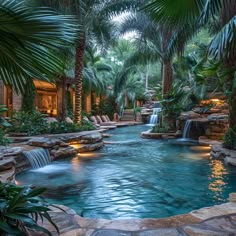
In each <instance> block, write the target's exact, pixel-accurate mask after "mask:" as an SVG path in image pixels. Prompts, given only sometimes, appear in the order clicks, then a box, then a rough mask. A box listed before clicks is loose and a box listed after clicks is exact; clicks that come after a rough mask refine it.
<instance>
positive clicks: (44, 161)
mask: <svg viewBox="0 0 236 236" xmlns="http://www.w3.org/2000/svg"><path fill="white" fill-rule="evenodd" d="M23 155H24V156H25V157H26V158H27V159H28V160H29V162H30V164H31V166H32V168H33V169H37V168H40V167H43V166H46V165H48V164H50V162H51V156H50V154H49V151H48V150H47V149H43V148H37V149H34V150H31V151H26V152H23Z"/></svg>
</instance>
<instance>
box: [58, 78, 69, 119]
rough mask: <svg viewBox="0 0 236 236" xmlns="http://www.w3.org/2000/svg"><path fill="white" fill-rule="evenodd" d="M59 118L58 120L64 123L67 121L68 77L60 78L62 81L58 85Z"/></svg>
mask: <svg viewBox="0 0 236 236" xmlns="http://www.w3.org/2000/svg"><path fill="white" fill-rule="evenodd" d="M57 90H58V91H57V111H58V114H57V117H58V120H60V121H64V120H65V119H66V108H67V106H66V104H67V98H66V77H65V76H62V77H61V78H60V81H58V84H57Z"/></svg>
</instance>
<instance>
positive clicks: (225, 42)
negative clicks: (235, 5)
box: [208, 16, 236, 59]
mask: <svg viewBox="0 0 236 236" xmlns="http://www.w3.org/2000/svg"><path fill="white" fill-rule="evenodd" d="M235 50H236V16H234V17H233V18H232V19H231V20H230V21H229V22H228V23H227V24H226V25H225V26H224V27H223V28H222V29H221V31H220V32H219V33H218V34H217V35H216V36H215V37H214V38H213V40H212V41H211V43H210V45H209V49H208V54H209V55H210V56H211V57H213V58H218V59H219V58H230V57H232V55H235Z"/></svg>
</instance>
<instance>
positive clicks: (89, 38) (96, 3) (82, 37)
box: [42, 0, 140, 123]
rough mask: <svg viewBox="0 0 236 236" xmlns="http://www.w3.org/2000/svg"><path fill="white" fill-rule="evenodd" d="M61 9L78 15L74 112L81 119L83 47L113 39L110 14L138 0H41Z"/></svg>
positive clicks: (84, 48) (79, 120)
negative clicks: (78, 28)
mask: <svg viewBox="0 0 236 236" xmlns="http://www.w3.org/2000/svg"><path fill="white" fill-rule="evenodd" d="M42 2H43V4H46V5H50V6H52V7H53V8H55V9H58V10H59V11H61V12H64V13H65V12H66V13H68V12H70V13H71V14H73V15H75V16H77V19H78V21H79V24H80V30H81V33H80V34H79V35H78V37H79V38H78V40H77V43H76V47H75V70H74V71H75V77H74V79H75V81H74V82H75V113H74V120H75V122H77V123H81V120H82V119H81V117H82V88H83V68H84V56H85V50H86V47H87V46H88V45H90V46H91V45H96V46H97V47H99V48H100V50H103V49H105V48H107V45H108V43H109V41H111V39H112V34H111V33H110V32H111V30H114V29H115V25H114V24H113V22H112V21H111V17H112V16H114V15H117V14H119V13H123V12H124V11H127V10H128V9H134V8H137V6H138V5H139V2H140V1H137V0H132V1H127V0H121V1H114V0H91V1H87V0H82V1H78V0H72V1H69V2H68V1H67V0H61V1H57V0H56V1H55V0H50V1H42Z"/></svg>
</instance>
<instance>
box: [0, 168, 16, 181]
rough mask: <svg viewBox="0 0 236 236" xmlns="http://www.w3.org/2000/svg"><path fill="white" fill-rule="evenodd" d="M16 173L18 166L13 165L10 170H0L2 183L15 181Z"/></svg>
mask: <svg viewBox="0 0 236 236" xmlns="http://www.w3.org/2000/svg"><path fill="white" fill-rule="evenodd" d="M15 174H16V168H15V167H14V166H12V167H11V168H10V169H8V170H4V171H1V172H0V181H1V182H2V183H9V182H14V181H15Z"/></svg>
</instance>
